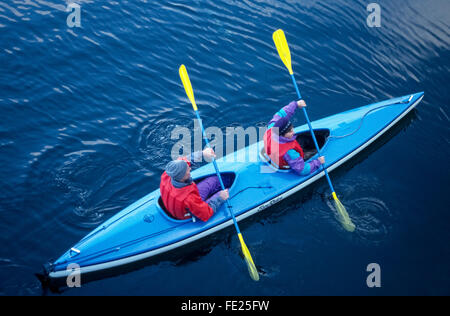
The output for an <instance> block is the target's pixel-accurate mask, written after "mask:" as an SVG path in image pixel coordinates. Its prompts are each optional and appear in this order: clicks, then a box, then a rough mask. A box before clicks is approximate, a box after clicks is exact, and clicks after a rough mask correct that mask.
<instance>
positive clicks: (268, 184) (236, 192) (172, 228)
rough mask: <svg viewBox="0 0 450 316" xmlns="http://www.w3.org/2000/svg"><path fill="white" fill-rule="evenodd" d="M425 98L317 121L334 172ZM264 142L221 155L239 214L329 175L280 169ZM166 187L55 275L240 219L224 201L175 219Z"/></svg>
mask: <svg viewBox="0 0 450 316" xmlns="http://www.w3.org/2000/svg"><path fill="white" fill-rule="evenodd" d="M422 98H423V92H420V93H415V94H412V95H407V96H404V97H400V98H395V99H390V100H386V101H383V102H379V103H374V104H371V105H367V106H364V107H360V108H357V109H353V110H350V111H346V112H343V113H340V114H336V115H333V116H330V117H327V118H324V119H321V120H318V121H314V122H312V126H313V129H314V130H321V129H326V130H329V131H330V136H331V137H329V138H328V139H327V140H326V142H325V143H324V144H323V146H322V147H321V154H322V155H324V156H326V158H327V163H326V165H325V168H326V169H327V170H328V172H331V171H333V170H334V169H336V168H338V167H339V166H341V165H342V164H344V163H345V162H347V161H348V160H350V159H351V158H353V157H354V156H355V155H357V154H358V153H359V152H361V151H362V150H364V149H365V148H366V147H368V146H369V145H370V144H372V143H373V142H374V141H375V140H377V139H378V138H379V137H380V136H381V135H383V134H384V133H385V132H386V131H388V130H389V129H390V128H392V127H393V126H394V125H395V124H396V123H398V122H399V121H400V120H401V119H402V118H403V117H405V116H406V115H407V114H408V113H409V112H410V111H411V110H413V109H414V108H415V107H416V106H417V104H419V102H420V101H421V100H422ZM307 131H308V127H307V125H303V126H300V127H297V128H296V129H295V132H296V133H298V134H301V133H305V132H307ZM342 136H344V137H342ZM262 148H263V144H262V142H259V143H256V144H253V145H250V146H248V147H246V148H244V149H241V150H239V151H237V152H235V153H233V154H231V155H228V156H225V157H223V158H221V159H218V160H217V163H218V166H219V169H220V171H221V172H222V173H233V174H234V175H235V181H234V183H233V186H232V187H231V188H230V203H231V205H232V207H233V212H234V214H235V216H236V220H237V221H241V220H243V219H245V218H248V217H250V216H252V215H254V214H256V213H258V212H261V211H263V210H265V209H266V208H268V207H270V206H272V205H274V204H276V203H278V202H280V201H281V200H284V199H285V198H287V197H288V196H291V195H293V194H294V193H296V192H298V191H300V190H302V189H303V188H304V187H306V186H308V185H310V184H311V183H313V182H315V181H317V180H318V179H320V178H321V177H323V176H324V171H323V170H322V171H321V170H318V171H316V172H315V173H313V174H312V175H309V176H306V177H300V176H298V175H296V174H294V173H293V172H292V171H284V172H280V171H278V172H275V170H273V167H271V166H270V164H268V163H267V162H266V161H264V159H262V158H261V157H260V156H259V152H260V151H261V149H262ZM249 157H250V158H251V159H249ZM252 157H253V158H252ZM316 157H317V155H315V156H313V157H312V158H311V159H314V158H316ZM255 158H256V159H255ZM214 173H215V172H214V168H213V166H212V164H208V165H206V166H203V167H201V168H199V169H197V170H195V171H193V172H192V176H193V178H194V179H198V178H203V177H206V176H208V175H213V174H214ZM255 175H257V176H255ZM159 195H160V194H159V190H156V191H154V192H152V193H150V194H148V195H147V196H145V197H143V198H142V199H140V200H139V201H137V202H135V203H133V204H132V205H130V206H129V207H127V208H126V209H124V210H123V211H121V212H119V213H118V214H116V215H115V216H113V217H112V218H111V219H109V220H108V221H106V222H105V223H103V224H102V225H100V226H99V227H98V228H96V229H95V230H94V231H92V232H91V233H90V234H88V235H87V236H86V237H85V238H83V239H82V240H81V241H79V242H78V243H77V244H76V245H75V246H74V247H72V248H71V249H70V250H68V251H67V252H66V253H64V254H63V255H62V256H61V257H60V258H59V259H58V260H56V261H55V262H54V263H52V264H51V266H50V267H49V270H48V271H47V274H48V276H49V277H50V278H52V279H57V278H62V277H67V276H68V275H70V274H71V273H72V270H71V269H67V267H68V266H69V265H71V264H73V263H75V264H77V265H78V266H79V272H80V273H82V274H84V273H90V272H95V271H102V270H108V269H111V268H115V267H119V266H124V265H128V264H131V263H134V262H138V261H142V260H144V259H148V258H151V257H154V256H156V255H160V254H162V253H166V252H168V251H171V250H174V249H176V248H179V247H183V246H185V245H187V244H190V243H192V242H194V241H197V240H199V239H202V238H204V237H206V236H209V235H211V234H214V233H216V232H218V231H220V230H223V229H225V228H227V227H229V226H231V225H233V220H232V218H231V216H230V214H229V213H228V210H227V209H226V207H225V206H222V207H221V208H220V209H219V210H218V212H217V214H215V215H214V216H213V217H212V218H211V219H210V220H209V221H208V222H206V223H204V222H201V221H198V220H197V221H196V222H193V221H192V220H190V219H188V220H182V221H178V220H174V219H172V218H170V217H169V216H167V214H166V213H165V212H164V211H163V210H162V209H161V207H160V206H159V204H158V198H159ZM350 216H351V214H350Z"/></svg>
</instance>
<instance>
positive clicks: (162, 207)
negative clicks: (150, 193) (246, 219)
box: [156, 172, 236, 223]
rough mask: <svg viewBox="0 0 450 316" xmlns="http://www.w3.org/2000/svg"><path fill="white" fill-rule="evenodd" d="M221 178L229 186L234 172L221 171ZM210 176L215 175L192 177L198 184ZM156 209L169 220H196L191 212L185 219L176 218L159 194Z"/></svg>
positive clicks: (234, 177)
mask: <svg viewBox="0 0 450 316" xmlns="http://www.w3.org/2000/svg"><path fill="white" fill-rule="evenodd" d="M220 175H221V177H222V180H223V182H224V183H226V184H228V185H225V186H226V187H227V189H229V188H231V187H232V186H233V184H234V180H235V179H236V174H235V173H234V172H223V173H220ZM210 176H215V175H207V176H202V177H199V178H197V179H194V182H195V183H196V184H199V183H200V182H201V181H202V180H204V179H206V178H208V177H210ZM215 193H217V192H214V193H213V194H212V195H214V194H215ZM212 195H210V196H208V197H207V198H206V199H209V198H210V197H211V196H212ZM156 205H157V207H158V209H159V210H160V213H161V214H163V216H164V218H166V219H167V220H169V221H174V222H177V223H179V222H189V221H193V222H195V221H197V218H196V217H195V216H193V215H192V214H190V216H186V219H178V218H175V217H174V216H173V215H172V214H171V213H170V212H169V211H168V210H167V208H166V207H165V205H164V202H163V200H162V198H161V195H160V196H159V197H158V202H157V203H156Z"/></svg>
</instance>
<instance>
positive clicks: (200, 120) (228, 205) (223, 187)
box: [195, 110, 241, 235]
mask: <svg viewBox="0 0 450 316" xmlns="http://www.w3.org/2000/svg"><path fill="white" fill-rule="evenodd" d="M195 115H196V116H197V120H198V122H199V124H200V128H201V129H202V135H203V139H204V140H205V142H206V146H208V147H209V148H211V145H210V144H209V140H208V137H207V136H206V132H205V129H204V128H203V123H202V119H201V118H200V114H198V110H195ZM212 163H213V165H214V169H216V174H217V177H218V178H219V182H220V186H221V187H222V190H225V186H224V185H223V181H222V176H221V175H220V172H219V167H218V166H217V163H216V160H215V159H214V157H213V158H212ZM225 202H226V203H227V207H228V210H229V211H230V214H231V217H232V218H233V223H234V226H235V227H236V230H237V233H238V234H239V235H240V234H241V231H240V229H239V226H238V224H237V221H236V218H235V217H234V214H233V210H232V208H231V205H230V202H229V201H228V200H226V201H225Z"/></svg>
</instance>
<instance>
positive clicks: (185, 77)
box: [180, 65, 259, 281]
mask: <svg viewBox="0 0 450 316" xmlns="http://www.w3.org/2000/svg"><path fill="white" fill-rule="evenodd" d="M180 78H181V81H182V82H183V86H184V89H185V90H186V94H187V96H188V98H189V100H190V101H191V103H192V107H193V108H194V111H195V115H196V116H197V119H198V122H199V124H200V127H201V129H202V134H203V138H204V139H205V142H206V146H208V147H209V148H211V146H210V145H209V141H208V137H207V136H206V133H205V129H204V128H203V124H202V120H201V118H200V115H199V113H198V108H197V104H196V103H195V98H194V91H193V90H192V85H191V80H189V76H188V73H187V70H186V67H185V66H184V65H181V66H180ZM212 162H213V164H214V169H215V170H216V174H217V177H218V178H219V181H220V186H221V187H222V190H225V186H224V185H223V181H222V177H221V175H220V172H219V168H218V167H217V163H216V160H215V159H214V158H213V159H212ZM226 203H227V207H228V210H229V212H230V214H231V217H232V218H233V223H234V226H235V227H236V231H237V233H238V237H239V241H240V242H241V248H242V253H243V255H244V259H245V262H246V263H247V268H248V271H249V273H250V277H251V278H252V279H253V280H254V281H258V280H259V274H258V270H257V269H256V266H255V264H254V263H253V259H252V256H251V255H250V251H249V250H248V248H247V246H246V245H245V242H244V238H243V237H242V234H241V231H240V230H239V226H238V224H237V221H236V218H235V216H234V214H233V209H232V208H231V205H230V202H229V201H228V200H226Z"/></svg>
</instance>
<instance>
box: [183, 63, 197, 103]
mask: <svg viewBox="0 0 450 316" xmlns="http://www.w3.org/2000/svg"><path fill="white" fill-rule="evenodd" d="M180 78H181V82H183V86H184V90H186V94H187V96H188V98H189V100H190V101H191V103H192V106H193V107H194V111H197V104H196V103H195V98H194V91H193V90H192V85H191V80H189V76H188V73H187V70H186V67H185V66H184V65H181V66H180Z"/></svg>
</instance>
